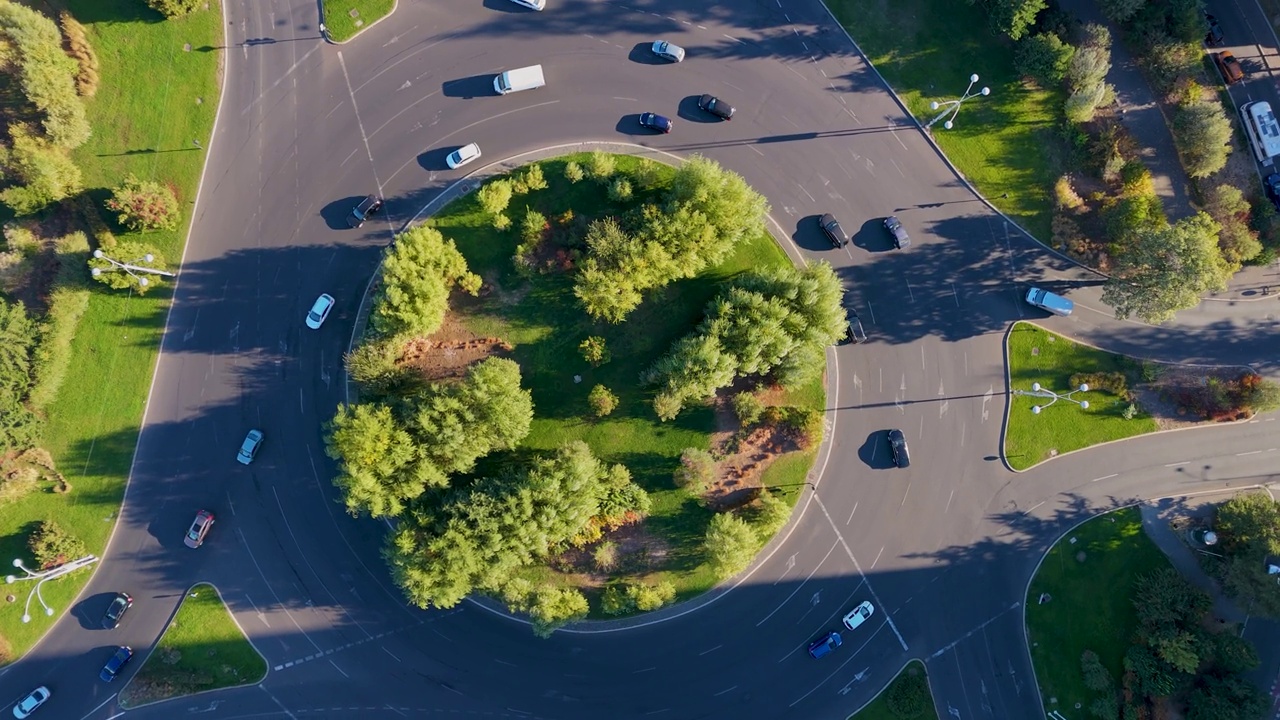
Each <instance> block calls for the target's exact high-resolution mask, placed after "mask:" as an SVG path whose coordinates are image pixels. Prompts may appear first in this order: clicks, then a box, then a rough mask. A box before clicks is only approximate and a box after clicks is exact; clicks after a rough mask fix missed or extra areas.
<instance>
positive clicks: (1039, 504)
mask: <svg viewBox="0 0 1280 720" xmlns="http://www.w3.org/2000/svg"><path fill="white" fill-rule="evenodd" d="M1043 504H1044V500H1041V501H1040V502H1038V503H1036V504H1035V505H1032V506H1031V507H1030V508H1028V509H1026V510H1023V511H1022V514H1023V515H1030V514H1031V511H1032V510H1035V509H1036V508H1038V507H1040V506H1041V505H1043Z"/></svg>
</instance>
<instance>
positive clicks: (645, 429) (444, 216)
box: [428, 154, 825, 605]
mask: <svg viewBox="0 0 1280 720" xmlns="http://www.w3.org/2000/svg"><path fill="white" fill-rule="evenodd" d="M586 158H587V155H586V154H581V155H572V156H566V157H563V158H557V159H553V160H547V161H543V162H541V163H538V164H540V165H541V166H542V168H543V174H544V176H545V178H546V180H547V182H548V184H549V186H548V188H547V189H545V190H539V191H533V192H530V193H528V194H525V195H519V196H516V197H515V198H514V199H513V200H512V202H511V206H510V208H509V209H508V211H507V214H508V215H510V217H511V219H512V221H513V224H514V227H519V226H520V222H521V220H522V219H523V217H524V208H525V207H526V206H527V207H529V208H533V209H535V210H537V211H538V212H541V213H542V214H544V215H545V216H546V217H547V218H549V219H555V218H560V217H562V216H563V215H564V213H565V212H566V211H568V210H572V212H573V214H574V216H576V217H578V218H598V217H604V216H606V215H609V214H615V215H617V214H620V213H621V212H623V211H624V210H625V208H626V207H629V206H630V205H632V204H635V202H636V201H631V202H628V203H626V204H617V203H613V202H611V201H610V200H609V199H608V196H607V193H606V192H605V191H604V186H603V185H602V184H600V183H597V182H594V181H591V180H582V181H580V182H577V183H570V182H568V181H567V180H566V179H565V177H564V168H565V165H566V163H567V162H568V161H570V160H576V161H578V162H579V163H583V162H585V161H586ZM639 162H640V160H639V159H638V158H634V157H630V156H616V164H617V171H618V173H619V174H622V173H627V172H629V171H631V170H633V169H634V168H635V167H636V166H637V165H638V164H639ZM665 172H666V173H667V174H668V175H669V174H670V173H671V172H672V171H671V170H670V169H666V170H665ZM637 200H638V199H637ZM428 223H429V224H430V225H432V226H434V227H436V228H437V229H439V230H440V231H441V233H442V234H443V235H444V236H445V237H447V238H450V239H452V240H454V241H455V242H456V243H457V246H458V249H459V251H460V252H461V253H462V254H463V256H465V257H466V260H467V264H468V266H469V267H470V269H471V271H472V272H474V273H476V274H478V275H480V276H481V277H483V278H484V279H485V281H486V283H489V284H490V285H492V286H493V287H494V288H495V289H494V291H493V292H492V293H490V294H489V295H487V296H486V297H482V298H480V299H479V300H476V301H466V302H463V303H459V304H458V305H456V306H455V307H454V308H453V312H454V317H455V318H456V319H457V320H458V321H459V322H460V323H461V324H462V325H463V326H464V327H466V328H467V329H469V330H470V331H472V332H474V333H476V334H477V335H480V336H484V337H501V338H504V339H505V340H507V341H508V342H510V343H511V344H512V345H514V346H515V349H514V350H513V352H512V358H513V359H514V360H515V361H516V362H518V363H519V364H520V368H521V373H522V377H523V382H522V384H523V386H524V387H526V388H529V390H530V392H531V393H532V395H533V404H534V408H535V417H534V420H533V424H532V426H531V429H530V432H529V435H528V437H526V438H525V440H524V441H523V442H522V443H521V447H520V450H521V451H530V450H532V451H549V450H552V449H554V448H556V447H557V446H559V445H560V444H562V443H564V442H566V441H570V440H583V441H585V442H587V443H588V444H589V445H590V446H591V449H592V451H593V452H594V453H595V454H596V456H597V457H599V458H601V460H603V461H604V462H606V463H622V464H623V465H625V466H626V467H627V468H628V469H629V470H630V471H631V473H632V477H633V478H634V479H635V481H636V482H637V483H639V484H640V485H641V486H642V487H644V488H645V490H646V491H648V493H649V496H650V498H651V500H652V511H651V513H650V515H649V517H648V519H647V520H646V525H645V527H646V528H647V530H648V531H649V532H650V533H652V534H653V535H656V536H657V537H658V538H661V540H662V542H663V543H664V544H665V545H666V546H667V548H666V552H665V553H664V559H663V560H662V561H661V562H660V563H654V562H649V561H647V560H645V559H644V558H640V559H638V560H636V561H635V562H632V563H623V564H622V567H623V570H622V571H621V572H620V574H615V576H621V577H629V578H632V579H640V578H642V579H644V580H645V581H648V582H656V581H661V580H666V581H670V582H671V583H672V584H673V585H674V586H675V588H676V593H677V597H678V598H688V597H692V596H694V595H697V594H699V593H702V592H705V591H706V590H708V589H710V588H711V587H714V586H715V584H716V582H717V581H718V578H717V577H716V576H715V575H714V574H713V573H712V572H711V571H710V569H709V568H708V567H707V565H706V564H705V563H704V562H703V557H702V551H701V543H702V539H703V536H704V535H705V533H706V528H707V525H708V523H709V522H710V520H711V517H712V514H713V513H712V511H711V510H709V509H707V508H705V507H703V506H702V505H700V504H699V503H698V502H697V500H696V499H695V498H694V497H693V496H692V495H691V494H690V493H689V492H688V491H686V490H683V489H679V488H676V487H675V486H674V483H673V482H672V473H673V472H674V470H675V468H676V466H677V464H678V461H679V457H680V453H681V452H682V451H683V450H684V449H685V448H689V447H695V448H707V447H708V446H709V444H710V440H711V432H712V430H713V429H714V414H713V411H712V409H711V408H710V407H708V406H690V407H687V408H686V409H685V411H684V412H683V413H681V414H680V416H679V417H677V418H676V419H675V420H673V421H671V422H667V423H662V422H660V421H659V420H658V419H657V417H656V415H655V414H654V412H653V409H652V406H651V404H650V403H651V400H652V392H651V390H650V389H647V388H641V387H639V386H638V383H637V378H638V377H639V375H640V373H641V371H642V370H644V369H645V368H647V367H648V366H649V365H650V364H652V362H653V361H654V360H656V359H657V358H658V357H660V356H661V355H663V354H664V353H666V351H667V350H668V348H669V347H670V345H671V344H672V342H674V341H675V340H676V339H677V338H679V337H680V336H682V335H684V334H686V333H687V332H689V331H690V330H692V329H693V327H694V326H696V325H697V324H698V322H699V321H700V320H701V318H702V315H703V310H704V308H705V307H706V305H707V303H708V301H709V300H710V299H711V298H712V297H713V296H714V295H715V294H716V292H717V290H718V288H719V285H718V283H719V282H720V281H724V280H727V279H729V278H731V277H733V276H735V275H737V274H739V273H742V272H745V271H747V270H753V269H755V270H758V269H763V268H766V267H789V266H790V261H789V260H788V259H787V257H786V254H785V253H783V251H782V249H781V248H780V247H779V246H778V244H777V242H776V241H774V239H773V238H772V237H771V236H770V235H769V234H768V233H767V232H766V231H764V230H761V232H760V233H759V234H758V235H757V236H755V237H753V238H750V239H749V240H748V241H746V242H744V243H742V245H741V246H740V247H739V248H738V249H737V251H736V252H735V253H734V254H733V255H732V256H731V257H730V258H729V259H728V260H726V261H725V262H724V263H722V264H721V265H720V266H718V267H716V268H713V269H709V270H707V271H706V272H703V273H702V274H700V275H699V276H698V277H696V278H693V279H690V280H682V281H679V282H676V283H673V284H671V285H670V286H668V287H667V288H665V289H663V290H661V291H658V292H656V293H653V295H652V296H651V297H649V298H647V299H646V300H645V301H644V303H642V304H641V305H640V307H638V308H637V309H636V310H635V311H633V312H632V313H631V315H630V316H629V317H628V318H627V321H626V322H625V323H622V324H619V325H610V324H607V323H596V322H593V321H592V320H591V319H590V317H589V316H587V315H586V314H585V313H584V312H583V311H582V309H581V308H580V306H579V305H578V303H577V300H576V299H575V297H574V295H573V289H572V278H571V277H570V276H569V275H568V274H566V273H563V272H554V273H551V274H543V275H534V276H533V277H532V279H530V280H526V279H524V278H523V277H521V276H520V275H519V274H517V273H516V271H515V268H514V265H513V263H512V256H513V255H514V253H515V250H516V245H517V243H518V242H519V240H518V237H517V233H516V232H515V231H507V232H497V231H495V230H494V229H493V227H492V222H491V220H490V219H489V217H488V216H487V215H486V214H485V213H484V212H483V211H482V210H481V208H480V206H479V203H478V202H477V200H476V194H475V193H472V194H470V195H468V196H466V197H463V198H460V199H458V200H456V201H454V202H453V203H451V204H450V205H448V206H447V207H445V208H444V209H443V210H442V211H441V212H440V213H438V214H437V215H435V216H434V217H432V218H431V219H430V220H428ZM592 335H595V336H600V337H603V338H604V339H605V342H606V345H607V347H608V348H609V350H610V352H611V354H612V358H613V359H612V360H611V361H610V362H608V363H605V364H603V365H601V366H600V367H592V366H591V365H589V364H588V363H587V362H586V361H585V360H583V359H582V357H581V355H580V353H579V351H578V344H579V343H580V342H581V341H582V340H584V339H585V338H587V337H588V336H592ZM597 384H601V385H604V386H605V387H608V388H609V389H610V390H611V391H613V392H614V393H615V394H617V396H618V398H619V401H620V402H619V405H618V408H617V409H616V410H615V411H614V412H613V413H612V414H611V415H609V416H608V417H606V418H603V419H598V420H596V419H592V418H591V416H590V412H589V405H588V403H587V395H588V393H589V392H590V391H591V389H592V388H593V387H594V386H595V385H597ZM779 398H780V399H779V402H780V403H782V404H793V405H797V406H801V407H806V408H812V409H814V410H817V411H821V410H822V408H823V405H824V403H825V394H824V389H823V386H822V382H821V380H820V379H818V380H815V381H814V382H813V383H811V384H810V385H809V386H805V387H802V388H798V389H796V390H794V391H791V392H789V393H781V394H780V395H779ZM813 457H814V453H813V452H812V451H809V452H795V453H790V454H788V455H784V456H782V457H781V458H780V459H779V460H778V461H776V462H775V463H774V465H773V466H772V467H770V469H769V472H768V473H767V474H766V475H765V477H764V482H765V483H766V484H769V485H774V484H776V485H779V486H782V487H780V492H781V494H782V496H783V497H784V498H785V499H786V500H787V501H788V502H789V503H792V504H794V502H795V498H797V497H798V496H799V490H800V489H801V488H802V486H803V481H804V475H805V474H806V473H807V472H808V470H809V467H810V465H812V460H813ZM490 462H498V463H500V462H501V459H500V458H495V459H494V460H492V461H490ZM482 464H483V463H482ZM480 472H481V473H483V469H481V471H480ZM528 572H529V577H530V579H532V580H536V581H539V582H553V583H557V584H560V583H569V584H573V585H575V586H578V587H580V588H581V589H583V590H584V592H587V594H588V597H589V598H593V599H594V597H595V593H597V592H598V591H599V590H600V588H599V587H598V586H595V587H594V588H593V587H591V586H590V584H582V583H579V580H585V578H579V577H578V576H575V575H566V574H565V573H562V572H557V571H555V570H552V569H550V568H530V569H529V570H528ZM593 605H594V603H593Z"/></svg>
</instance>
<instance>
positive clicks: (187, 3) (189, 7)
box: [147, 0, 209, 18]
mask: <svg viewBox="0 0 1280 720" xmlns="http://www.w3.org/2000/svg"><path fill="white" fill-rule="evenodd" d="M208 1H209V0H147V6H148V7H150V8H151V9H152V10H155V11H156V12H159V13H160V14H162V15H164V16H165V17H166V18H176V17H182V16H184V15H190V14H191V13H193V12H195V11H196V10H199V9H200V8H202V7H204V6H205V4H206V3H207V2H208Z"/></svg>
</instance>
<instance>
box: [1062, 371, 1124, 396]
mask: <svg viewBox="0 0 1280 720" xmlns="http://www.w3.org/2000/svg"><path fill="white" fill-rule="evenodd" d="M1069 382H1070V384H1071V387H1072V388H1078V387H1080V385H1082V384H1083V385H1088V386H1089V389H1090V390H1103V391H1105V392H1109V393H1111V394H1112V395H1115V396H1117V397H1120V398H1124V399H1126V400H1127V399H1128V398H1129V382H1128V379H1127V378H1126V377H1125V375H1124V373H1122V372H1096V373H1075V374H1074V375H1072V376H1071V380H1070V381H1069Z"/></svg>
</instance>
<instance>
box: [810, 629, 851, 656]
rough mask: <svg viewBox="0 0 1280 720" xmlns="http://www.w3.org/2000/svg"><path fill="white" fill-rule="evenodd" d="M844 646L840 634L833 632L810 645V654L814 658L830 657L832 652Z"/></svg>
mask: <svg viewBox="0 0 1280 720" xmlns="http://www.w3.org/2000/svg"><path fill="white" fill-rule="evenodd" d="M842 644H843V641H842V640H840V633H838V632H836V631H834V630H832V631H831V632H829V633H827V634H826V635H823V636H822V637H821V638H819V639H817V640H815V641H813V642H812V643H810V644H809V654H810V655H811V656H813V657H814V658H823V657H826V656H827V655H830V654H831V651H832V650H835V649H836V648H838V647H840V645H842Z"/></svg>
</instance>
